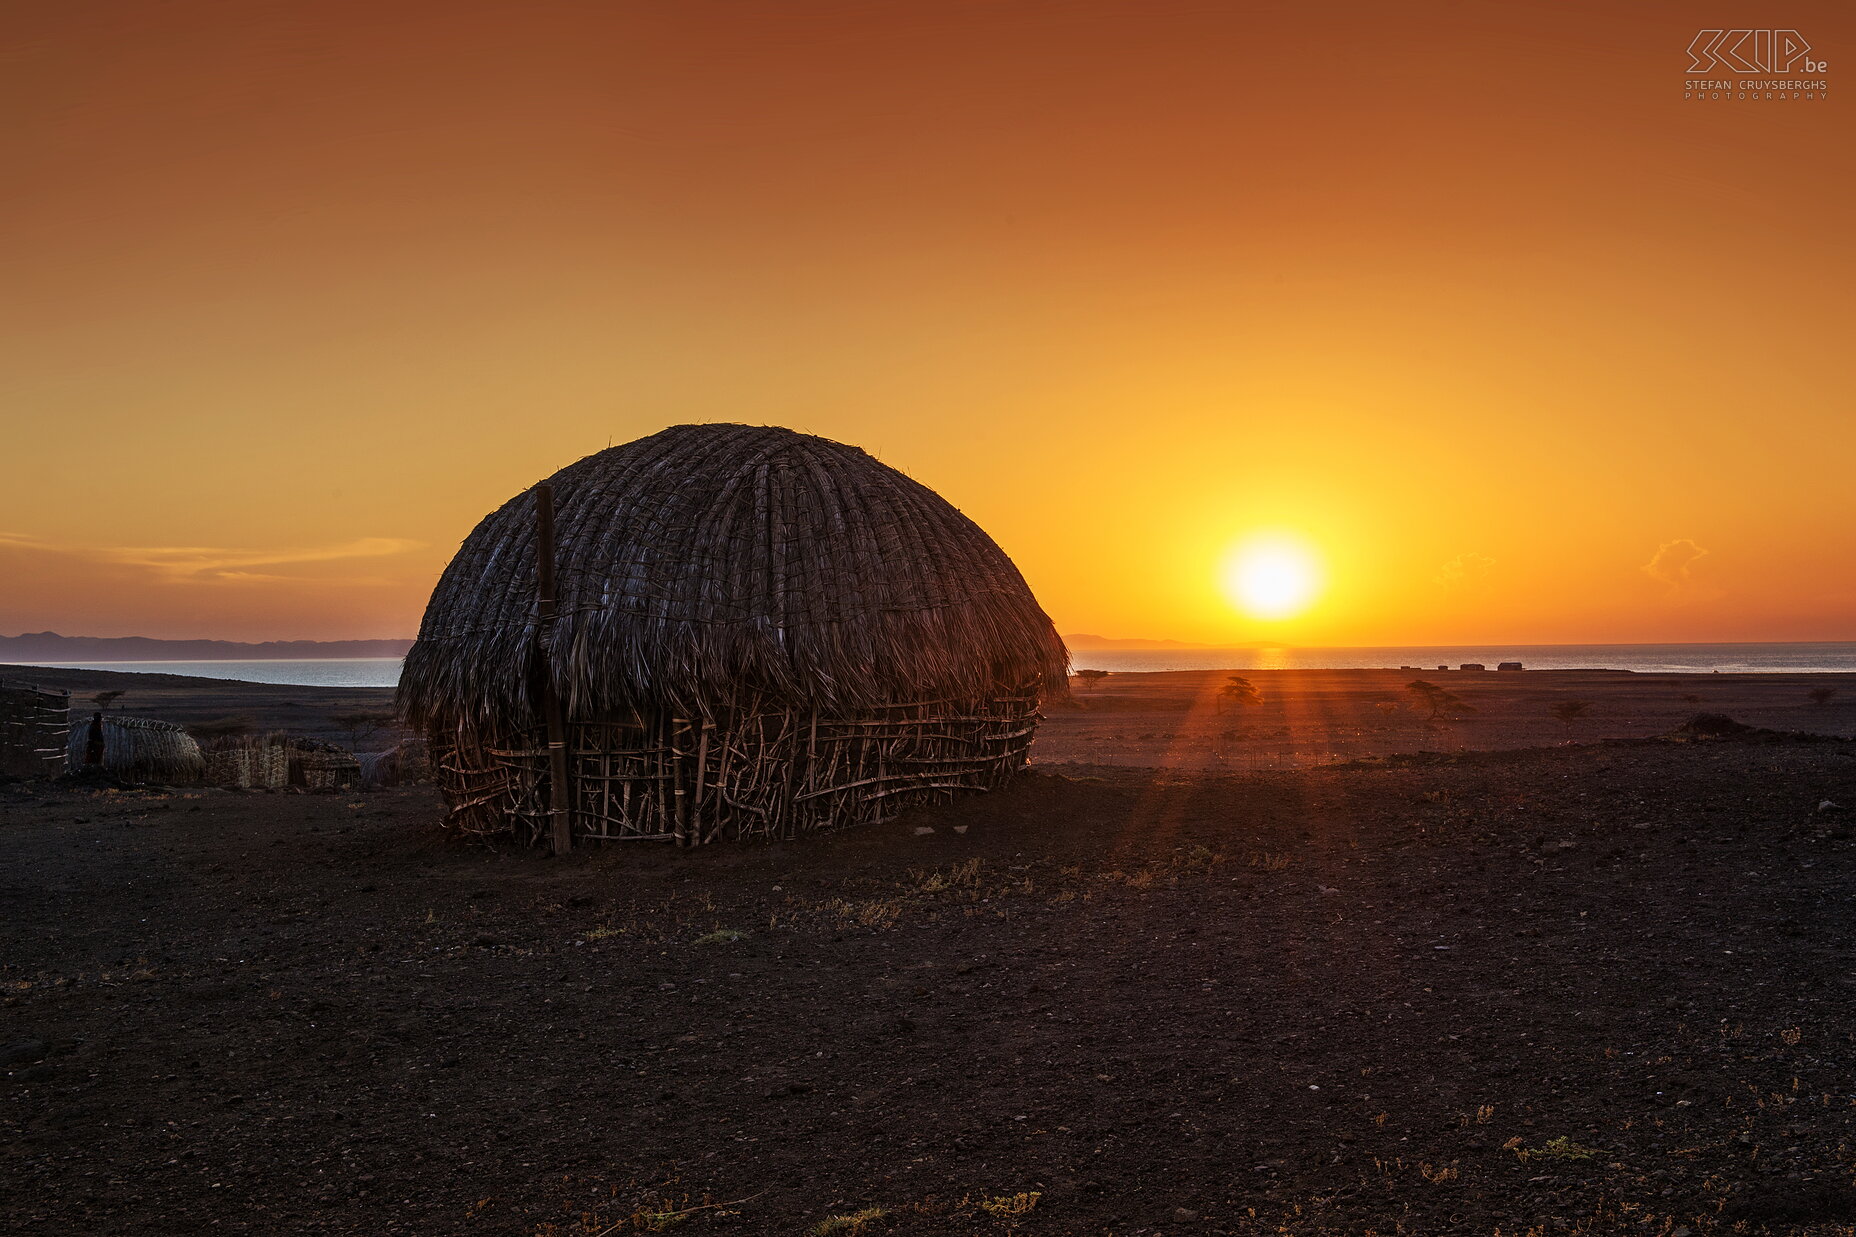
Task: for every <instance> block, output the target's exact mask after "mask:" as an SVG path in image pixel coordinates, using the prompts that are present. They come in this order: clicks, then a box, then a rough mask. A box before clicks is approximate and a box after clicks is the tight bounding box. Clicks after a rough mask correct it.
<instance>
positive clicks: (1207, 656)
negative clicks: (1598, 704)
mask: <svg viewBox="0 0 1856 1237" xmlns="http://www.w3.org/2000/svg"><path fill="white" fill-rule="evenodd" d="M1466 661H1469V662H1477V661H1479V662H1482V663H1483V664H1484V665H1486V666H1489V667H1490V668H1491V669H1493V668H1494V666H1495V665H1496V664H1497V663H1498V662H1504V661H1518V662H1522V663H1524V664H1525V665H1526V666H1527V667H1528V668H1529V669H1530V670H1586V669H1603V670H1635V671H1638V672H1639V673H1646V674H1648V673H1662V674H1671V673H1678V674H1706V673H1709V672H1710V671H1715V670H1718V671H1720V672H1721V673H1723V674H1748V673H1753V674H1760V673H1765V674H1774V673H1791V674H1797V673H1800V672H1808V671H1844V672H1856V642H1847V641H1846V642H1838V643H1828V644H1459V645H1435V646H1410V647H1385V648H1357V649H1340V648H1334V649H1126V650H1118V651H1110V652H1089V651H1083V652H1079V653H1076V654H1075V663H1076V666H1077V667H1078V668H1079V669H1082V668H1088V669H1092V670H1119V671H1122V672H1123V673H1127V672H1130V671H1136V670H1289V669H1312V670H1351V669H1361V668H1374V667H1387V668H1393V669H1396V668H1397V667H1399V666H1423V667H1426V668H1430V667H1436V666H1444V665H1447V666H1457V665H1461V664H1462V663H1463V662H1466ZM400 662H401V659H400V658H398V657H357V658H322V659H303V660H281V659H279V660H272V661H110V662H82V663H78V662H43V663H39V664H42V665H55V666H61V667H64V668H66V669H72V670H124V671H130V672H140V673H143V674H189V675H195V676H197V677H199V678H205V679H243V680H245V681H246V682H249V683H288V684H297V685H303V686H309V687H392V686H394V685H395V684H396V683H398V682H399V678H400Z"/></svg>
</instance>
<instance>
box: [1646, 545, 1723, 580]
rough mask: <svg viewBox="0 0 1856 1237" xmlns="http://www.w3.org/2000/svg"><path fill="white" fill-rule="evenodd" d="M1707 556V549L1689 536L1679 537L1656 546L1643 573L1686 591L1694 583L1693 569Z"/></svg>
mask: <svg viewBox="0 0 1856 1237" xmlns="http://www.w3.org/2000/svg"><path fill="white" fill-rule="evenodd" d="M1706 557H1708V552H1707V551H1706V550H1704V549H1702V548H1701V547H1700V546H1698V545H1696V544H1695V543H1694V542H1693V541H1690V540H1689V539H1688V538H1687V537H1678V538H1677V539H1676V540H1674V541H1665V542H1663V544H1662V545H1660V546H1658V547H1656V553H1654V554H1652V555H1650V561H1649V562H1647V563H1645V564H1644V565H1643V573H1644V574H1645V575H1647V576H1649V577H1650V578H1651V579H1652V580H1657V581H1660V582H1661V583H1663V584H1666V585H1668V586H1669V587H1670V588H1672V589H1674V590H1675V591H1677V592H1684V591H1687V590H1688V588H1689V587H1690V585H1691V584H1693V583H1694V577H1693V575H1692V569H1693V568H1694V566H1695V564H1696V563H1698V562H1700V561H1701V560H1702V559H1704V558H1706Z"/></svg>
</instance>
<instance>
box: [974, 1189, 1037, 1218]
mask: <svg viewBox="0 0 1856 1237" xmlns="http://www.w3.org/2000/svg"><path fill="white" fill-rule="evenodd" d="M1043 1197H1044V1194H1043V1191H1041V1190H1023V1191H1020V1192H1019V1193H1017V1194H995V1195H992V1196H991V1197H989V1198H981V1199H975V1200H974V1205H975V1206H977V1207H978V1208H979V1209H980V1210H981V1211H984V1212H985V1213H986V1214H987V1215H989V1216H999V1217H1000V1218H1007V1217H1011V1216H1022V1215H1024V1214H1026V1213H1027V1212H1029V1211H1030V1210H1031V1209H1032V1208H1033V1207H1036V1206H1037V1205H1038V1200H1039V1199H1040V1198H1043Z"/></svg>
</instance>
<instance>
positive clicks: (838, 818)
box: [400, 425, 1068, 842]
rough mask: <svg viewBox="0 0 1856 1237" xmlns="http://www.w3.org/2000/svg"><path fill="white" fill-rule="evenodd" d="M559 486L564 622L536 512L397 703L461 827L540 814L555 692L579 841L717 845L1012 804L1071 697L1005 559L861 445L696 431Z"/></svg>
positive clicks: (495, 528) (513, 509)
mask: <svg viewBox="0 0 1856 1237" xmlns="http://www.w3.org/2000/svg"><path fill="white" fill-rule="evenodd" d="M548 484H549V485H550V486H551V487H552V492H553V495H554V502H555V508H556V513H557V514H556V517H555V519H556V529H557V533H556V536H557V543H556V549H555V552H554V556H553V557H554V564H555V569H556V572H557V575H558V592H559V617H558V619H557V620H556V621H555V622H554V624H553V625H552V626H551V628H549V629H548V630H546V631H544V630H543V626H542V624H540V623H538V610H537V570H538V560H537V550H536V546H537V536H536V524H535V520H534V516H533V511H534V506H533V500H532V498H531V497H530V495H528V494H524V495H519V496H518V497H516V498H513V499H511V500H510V501H509V502H507V503H505V504H504V505H503V506H502V507H501V508H500V509H499V510H497V511H496V512H494V513H493V514H491V515H490V516H489V517H487V518H486V519H485V520H484V521H483V522H482V523H481V524H479V525H478V526H477V528H476V529H475V531H473V532H472V533H471V535H470V537H469V538H468V539H466V541H465V542H464V545H463V547H462V548H461V549H460V550H459V551H458V554H457V556H456V557H455V558H454V559H453V560H452V562H451V565H450V566H449V567H448V568H447V569H446V571H445V573H444V576H443V578H442V579H441V580H440V581H439V584H438V587H437V589H436V590H435V591H434V593H433V595H432V600H431V604H430V605H429V607H428V608H427V610H426V614H425V621H424V623H423V625H422V626H421V628H420V632H419V640H418V642H417V643H416V644H415V645H414V646H413V648H412V651H411V653H410V654H409V655H408V657H407V659H406V666H405V670H404V673H403V675H402V677H401V681H400V703H401V706H402V708H403V709H404V711H405V712H406V714H407V716H408V718H409V720H411V721H412V722H413V723H414V724H415V725H421V726H424V727H425V728H427V729H428V730H429V731H430V733H431V734H432V737H433V740H434V752H433V755H434V758H435V760H436V761H437V763H438V765H439V767H440V771H441V773H445V772H446V771H447V770H448V773H449V776H447V777H445V778H444V779H443V784H444V785H445V786H446V789H447V792H448V793H449V795H450V797H451V799H452V802H453V805H454V809H457V817H458V821H459V823H460V824H463V825H465V826H466V827H471V828H481V829H484V830H486V831H493V830H495V829H499V828H503V827H507V826H509V825H510V824H512V823H514V822H513V821H512V820H511V818H512V817H513V818H516V819H517V820H520V819H527V818H532V817H533V816H535V815H537V814H541V815H545V814H546V810H545V808H544V807H543V806H542V804H543V803H545V796H542V797H540V798H538V797H537V796H540V795H541V790H540V783H541V782H542V781H544V780H546V778H547V773H546V770H545V768H543V767H542V766H541V764H540V763H538V762H539V761H540V758H541V757H542V756H543V755H545V753H543V752H541V751H540V750H539V749H541V747H542V740H541V738H540V737H539V736H540V733H541V728H542V726H543V722H544V718H543V716H542V711H541V701H542V700H543V699H544V698H545V694H546V692H547V691H550V690H551V691H552V692H553V693H554V694H555V696H556V697H557V698H558V699H559V700H560V701H561V702H562V704H563V706H564V709H565V714H566V717H567V719H568V723H569V726H570V728H571V730H572V731H573V733H572V735H571V736H570V743H569V746H570V749H571V751H572V753H573V770H572V773H571V778H572V782H573V787H572V789H573V794H572V798H573V801H574V829H575V832H576V833H578V834H581V835H588V836H601V837H662V838H675V839H676V840H679V841H686V842H700V841H706V840H708V839H709V838H711V837H716V836H787V835H790V834H792V833H796V832H804V831H807V830H810V829H818V828H829V827H833V826H835V825H839V824H846V823H853V822H854V821H857V820H864V819H874V818H876V817H877V816H879V815H883V814H887V812H888V811H889V810H890V805H889V804H887V803H884V804H883V808H882V810H881V811H878V810H877V809H876V808H875V807H873V806H872V805H875V804H878V803H881V802H882V801H883V800H885V799H888V798H891V797H897V796H900V797H901V798H904V799H906V798H918V797H921V795H914V794H911V793H909V792H912V791H920V792H923V794H927V793H929V792H941V791H947V790H952V789H958V788H963V787H964V788H981V787H983V786H986V785H992V784H996V783H997V781H998V780H1000V779H1001V778H1003V777H1005V776H1009V774H1010V772H1011V771H1012V770H1015V769H1016V768H1017V767H1018V766H1019V765H1020V764H1022V763H1023V758H1024V752H1025V748H1026V746H1027V745H1028V744H1029V737H1030V733H1031V728H1032V726H1033V725H1034V724H1035V710H1036V703H1037V698H1038V696H1039V695H1040V694H1041V693H1052V692H1061V691H1062V690H1063V689H1064V687H1063V685H1064V682H1065V671H1066V668H1067V664H1068V654H1067V652H1066V651H1065V649H1064V647H1063V643H1062V641H1061V640H1060V639H1059V638H1058V636H1057V634H1056V630H1055V629H1054V628H1053V627H1052V625H1051V622H1050V619H1049V618H1048V617H1047V616H1046V615H1045V614H1044V612H1043V610H1042V609H1040V608H1039V607H1038V604H1037V601H1036V599H1035V598H1034V597H1033V596H1032V595H1031V591H1030V589H1029V588H1028V587H1027V586H1026V584H1025V581H1024V578H1023V577H1022V576H1021V575H1020V574H1019V572H1018V569H1017V568H1016V567H1014V566H1013V565H1012V562H1011V560H1010V559H1009V558H1007V557H1006V555H1005V553H1004V552H1003V551H1002V550H1000V549H999V547H998V546H997V545H996V544H994V542H993V541H992V539H991V538H989V537H988V536H987V535H986V534H985V533H984V532H983V531H982V530H981V529H980V528H979V527H978V525H976V524H974V523H973V522H972V521H971V520H969V519H967V518H966V517H965V516H964V515H962V514H961V513H960V512H959V511H957V510H955V509H954V508H953V507H952V506H951V505H949V504H948V503H947V502H946V501H945V500H944V499H942V498H940V497H939V496H938V495H936V494H935V493H933V492H932V491H931V490H929V489H927V488H926V487H925V486H922V485H920V484H919V483H917V482H915V481H913V480H911V479H909V478H908V477H905V476H903V475H902V474H901V473H899V472H897V471H895V470H894V469H892V468H889V467H887V466H885V465H883V464H881V463H879V462H878V461H876V460H875V459H872V458H871V457H870V456H869V455H867V454H865V453H864V452H862V451H860V450H858V449H856V448H855V447H849V446H845V445H843V444H840V443H835V442H830V441H828V440H826V439H822V438H815V437H811V436H809V435H805V434H798V433H794V432H793V431H791V430H786V429H780V428H777V427H759V426H744V425H680V426H674V427H672V428H670V429H667V430H664V431H663V432H661V433H658V434H654V435H652V436H651V437H649V438H643V439H640V440H638V441H636V442H632V443H627V444H625V445H624V446H620V447H614V448H611V449H609V450H606V451H602V452H600V453H599V454H597V455H592V456H588V457H587V458H586V459H583V460H581V461H580V462H579V463H577V464H573V465H571V466H569V467H567V468H565V469H563V470H562V471H561V472H559V473H557V474H556V475H555V476H554V477H553V478H551V479H550V481H549V483H548ZM852 783H856V784H855V785H853V784H852Z"/></svg>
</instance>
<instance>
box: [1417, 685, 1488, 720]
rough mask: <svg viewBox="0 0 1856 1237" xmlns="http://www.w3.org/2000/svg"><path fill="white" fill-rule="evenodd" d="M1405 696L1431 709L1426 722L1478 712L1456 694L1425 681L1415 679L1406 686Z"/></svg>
mask: <svg viewBox="0 0 1856 1237" xmlns="http://www.w3.org/2000/svg"><path fill="white" fill-rule="evenodd" d="M1405 694H1406V695H1408V696H1410V697H1411V698H1412V699H1413V700H1415V701H1416V702H1417V703H1419V704H1421V705H1424V706H1425V707H1426V708H1428V709H1430V713H1429V715H1428V717H1427V719H1426V720H1428V721H1436V720H1438V719H1439V718H1443V717H1448V716H1450V715H1452V714H1458V713H1474V712H1475V711H1476V710H1475V709H1473V708H1471V707H1470V706H1469V705H1468V704H1465V703H1464V701H1463V698H1462V697H1461V696H1459V695H1457V694H1456V693H1455V692H1453V691H1450V690H1448V689H1446V688H1442V687H1439V686H1437V684H1435V683H1432V682H1429V681H1427V680H1425V679H1413V680H1412V681H1411V682H1409V683H1407V684H1405Z"/></svg>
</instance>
